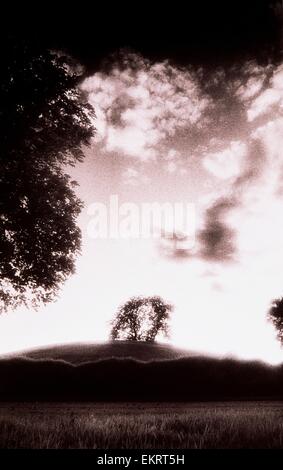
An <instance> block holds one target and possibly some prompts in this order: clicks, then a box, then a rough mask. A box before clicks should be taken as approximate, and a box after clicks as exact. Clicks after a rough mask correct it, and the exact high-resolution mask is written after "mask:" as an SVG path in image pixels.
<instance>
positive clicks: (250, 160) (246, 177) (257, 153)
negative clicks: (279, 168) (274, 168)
mask: <svg viewBox="0 0 283 470" xmlns="http://www.w3.org/2000/svg"><path fill="white" fill-rule="evenodd" d="M265 162H266V155H265V151H264V147H263V144H262V142H260V141H259V140H253V141H252V143H251V144H250V146H249V152H248V155H247V159H246V164H245V168H244V170H243V172H242V173H241V175H240V176H239V177H238V178H237V179H236V180H235V182H234V184H233V189H234V190H235V191H236V192H238V193H239V191H240V192H241V191H243V190H244V189H245V187H246V186H247V185H250V184H251V183H253V182H254V181H255V180H258V178H260V176H261V174H262V172H263V169H264V164H265Z"/></svg>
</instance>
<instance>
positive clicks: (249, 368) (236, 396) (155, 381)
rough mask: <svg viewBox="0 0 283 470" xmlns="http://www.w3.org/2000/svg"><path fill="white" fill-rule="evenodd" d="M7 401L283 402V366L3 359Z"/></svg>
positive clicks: (0, 373)
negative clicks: (74, 362)
mask: <svg viewBox="0 0 283 470" xmlns="http://www.w3.org/2000/svg"><path fill="white" fill-rule="evenodd" d="M0 377H1V381H0V399H1V400H6V401H12V400H15V401H34V400H35V401H40V400H42V401H64V402H66V401H79V402H81V401H110V402H115V401H148V402H156V401H157V402H159V401H174V402H175V401H184V402H185V401H212V400H221V401H223V400H281V401H282V400H283V364H282V365H279V366H274V367H271V366H268V365H267V364H263V363H260V362H252V361H236V360H232V359H213V358H207V357H182V358H179V359H168V360H154V361H138V360H136V359H132V358H130V359H129V358H126V357H115V358H105V359H103V358H101V359H99V360H97V361H93V362H85V363H83V364H71V363H69V362H65V361H62V360H54V359H31V358H27V357H26V358H23V357H18V358H17V357H15V358H9V359H2V360H0Z"/></svg>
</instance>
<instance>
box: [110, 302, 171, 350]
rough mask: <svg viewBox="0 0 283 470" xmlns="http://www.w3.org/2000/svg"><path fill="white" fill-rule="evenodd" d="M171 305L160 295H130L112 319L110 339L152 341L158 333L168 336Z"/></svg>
mask: <svg viewBox="0 0 283 470" xmlns="http://www.w3.org/2000/svg"><path fill="white" fill-rule="evenodd" d="M172 309H173V307H172V305H170V304H167V303H166V302H164V300H162V299H161V297H158V296H154V297H132V298H131V299H130V300H128V301H127V302H126V303H125V304H124V305H122V306H121V307H120V308H119V310H118V312H117V315H116V317H115V318H114V320H113V321H112V330H111V339H113V340H116V339H120V340H127V341H154V340H155V338H156V336H157V334H158V333H163V335H164V336H165V337H168V334H169V327H168V320H169V315H170V312H171V311H172Z"/></svg>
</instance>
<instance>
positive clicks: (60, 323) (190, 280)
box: [0, 51, 283, 363]
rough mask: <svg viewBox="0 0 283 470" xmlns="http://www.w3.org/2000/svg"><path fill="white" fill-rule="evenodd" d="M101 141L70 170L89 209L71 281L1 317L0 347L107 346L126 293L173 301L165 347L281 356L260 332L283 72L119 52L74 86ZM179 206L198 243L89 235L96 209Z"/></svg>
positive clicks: (277, 260) (273, 221) (276, 229)
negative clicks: (44, 300)
mask: <svg viewBox="0 0 283 470" xmlns="http://www.w3.org/2000/svg"><path fill="white" fill-rule="evenodd" d="M81 88H82V89H83V90H84V92H85V93H87V95H88V99H89V101H90V103H91V104H92V105H93V106H94V108H95V111H96V119H95V126H96V129H97V131H96V136H95V138H94V139H93V143H92V145H91V147H90V148H88V149H86V150H85V154H86V158H85V161H84V162H83V163H80V164H79V165H77V167H76V168H74V169H72V170H70V171H71V173H72V176H73V177H74V178H75V179H76V180H77V181H78V183H79V186H78V188H77V191H78V194H79V196H80V197H81V199H82V200H83V201H84V209H83V211H82V214H81V216H80V219H79V224H80V227H81V229H82V234H83V250H82V256H81V258H80V259H79V260H78V263H77V274H76V275H75V276H73V277H72V278H71V279H70V280H69V281H68V282H67V283H66V285H65V286H64V289H63V291H62V295H61V297H60V299H59V300H58V301H57V302H56V303H55V304H52V305H48V306H47V307H44V308H42V309H41V310H40V311H39V312H28V311H24V310H20V311H16V312H12V313H9V314H8V315H3V316H1V318H0V351H2V352H6V351H9V350H15V349H22V348H25V347H29V346H36V345H38V344H50V343H57V342H62V341H64V342H69V341H94V340H95V341H103V340H105V339H107V338H108V335H109V329H110V328H109V321H110V320H111V318H112V317H113V315H114V314H115V310H116V309H117V307H118V306H119V305H120V304H121V302H123V301H125V300H127V299H128V298H129V297H130V296H132V295H153V294H154V295H155V294H156V295H161V296H162V297H164V298H165V299H166V300H168V301H170V302H171V303H173V304H174V306H175V310H174V313H173V315H172V327H171V343H173V344H175V345H177V346H180V347H185V348H188V349H191V350H196V351H199V352H205V353H209V354H212V355H221V356H223V355H229V356H236V357H240V358H259V359H263V360H266V361H268V362H271V363H277V362H280V361H281V360H282V350H281V349H280V346H279V344H278V342H277V341H276V339H275V332H274V330H273V328H272V326H271V325H270V324H268V323H267V322H266V312H267V310H268V307H269V304H270V302H271V300H272V299H273V298H274V297H277V296H281V295H283V268H282V266H283V242H282V240H283V210H282V209H283V158H282V149H283V65H282V66H281V65H273V64H271V63H270V64H268V65H258V64H257V62H256V61H252V60H251V61H247V62H243V63H241V65H230V66H226V67H221V66H217V67H214V68H212V67H210V68H206V67H201V66H189V65H187V66H185V67H180V66H176V65H172V63H171V62H170V61H158V62H152V61H149V60H148V59H147V58H145V57H143V56H141V55H139V54H137V53H135V52H131V53H129V52H127V51H123V52H120V53H119V54H118V55H117V58H116V59H114V58H113V59H112V61H108V63H107V67H105V68H100V70H98V71H97V72H96V73H94V74H92V75H89V76H88V77H86V78H85V80H84V81H83V82H82V84H81ZM113 195H117V196H118V198H119V202H120V204H122V203H124V202H130V203H135V204H136V205H137V207H141V204H143V203H156V202H159V203H164V202H169V203H172V204H173V203H180V202H181V203H183V204H193V207H194V208H195V215H196V220H195V243H194V244H193V246H192V247H190V248H189V249H186V250H179V249H178V246H176V245H174V244H172V243H171V242H170V241H168V240H167V241H166V243H164V240H162V238H161V239H156V238H155V239H143V238H136V239H127V240H125V239H123V238H117V239H109V238H104V239H94V238H92V237H91V236H90V230H89V227H90V223H91V220H92V216H93V213H92V210H91V207H92V204H93V203H95V202H100V203H103V204H105V206H106V207H107V206H108V205H109V200H110V197H111V196H113Z"/></svg>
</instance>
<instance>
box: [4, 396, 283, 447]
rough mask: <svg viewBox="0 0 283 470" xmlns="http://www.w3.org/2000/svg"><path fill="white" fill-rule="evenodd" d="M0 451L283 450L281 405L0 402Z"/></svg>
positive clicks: (253, 403) (282, 408) (275, 403)
mask: <svg viewBox="0 0 283 470" xmlns="http://www.w3.org/2000/svg"><path fill="white" fill-rule="evenodd" d="M0 447H1V448H98V449H99V448H100V449H111V448H112V449H115V448H116V449H130V448H141V449H152V448H171V449H178V448H192V449H202V448H233V449H235V448H282V447H283V404H281V403H279V402H229V403H191V404H181V403H180V404H172V403H170V404H169V403H168V404H166V403H162V404H161V403H160V404H153V403H152V404H150V403H148V404H138V403H128V404H98V403H95V404H94V403H84V404H78V403H76V404H59V403H57V404H56V403H54V404H48V403H41V404H40V403H37V404H28V403H22V404H21V403H13V404H12V403H7V404H4V403H1V404H0Z"/></svg>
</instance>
